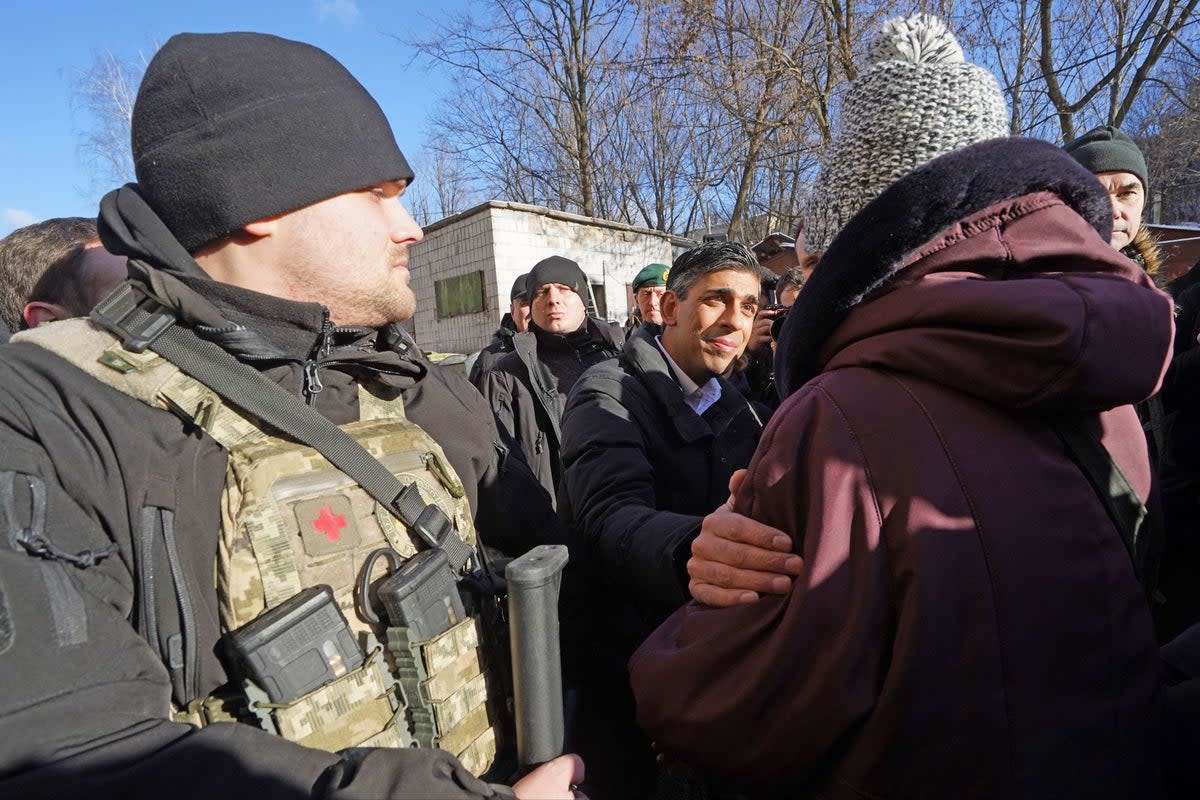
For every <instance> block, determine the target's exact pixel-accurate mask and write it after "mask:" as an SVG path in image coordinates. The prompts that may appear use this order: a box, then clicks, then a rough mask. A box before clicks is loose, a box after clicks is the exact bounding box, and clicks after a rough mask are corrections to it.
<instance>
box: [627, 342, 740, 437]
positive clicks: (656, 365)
mask: <svg viewBox="0 0 1200 800" xmlns="http://www.w3.org/2000/svg"><path fill="white" fill-rule="evenodd" d="M661 333H662V326H660V325H655V324H654V323H652V322H644V323H642V324H641V325H640V326H638V327H637V328H636V329H635V330H634V331H633V333H632V334H630V336H629V340H628V341H627V342H626V343H625V348H624V349H623V350H622V351H621V356H620V358H619V359H618V362H619V363H620V365H621V368H622V369H623V370H624V371H626V372H628V373H629V374H631V375H634V376H635V377H637V379H638V380H639V381H641V383H642V385H643V386H645V387H646V390H647V391H648V392H649V393H650V395H651V396H652V397H653V398H654V399H655V400H656V401H657V402H658V403H659V404H660V405H662V407H663V408H664V409H666V413H667V416H668V417H670V418H671V423H672V424H673V425H674V426H675V431H676V433H678V434H679V436H680V438H681V439H683V441H685V442H687V443H689V444H690V443H692V442H696V441H699V440H701V439H705V438H709V437H712V436H719V435H720V434H721V433H722V432H723V431H724V430H725V428H726V427H728V426H729V424H730V423H731V422H732V421H733V420H734V419H735V418H736V417H737V416H738V415H739V414H741V413H743V412H745V411H749V412H750V414H752V415H753V416H754V418H755V420H757V421H758V424H759V428H760V429H761V427H762V416H760V414H759V413H758V412H757V411H756V410H755V409H754V406H753V405H752V404H751V403H750V401H749V400H747V399H746V398H744V397H742V395H741V394H740V393H739V392H738V390H737V389H736V388H735V387H734V386H733V384H731V383H730V382H729V381H727V380H725V379H724V378H722V377H720V376H717V382H718V383H719V384H720V386H721V397H720V398H719V399H718V400H717V402H716V403H714V404H713V405H712V406H710V407H709V409H708V411H706V412H705V414H704V415H703V416H701V415H699V414H697V413H696V412H695V410H694V409H692V407H691V406H689V405H688V404H687V402H686V401H685V400H684V397H683V389H682V388H680V386H679V382H678V381H676V380H675V376H674V375H673V374H672V373H671V365H670V364H669V363H667V358H666V356H665V355H663V351H662V350H660V349H659V348H658V345H657V344H656V343H655V342H654V337H655V336H658V335H660V334H661Z"/></svg>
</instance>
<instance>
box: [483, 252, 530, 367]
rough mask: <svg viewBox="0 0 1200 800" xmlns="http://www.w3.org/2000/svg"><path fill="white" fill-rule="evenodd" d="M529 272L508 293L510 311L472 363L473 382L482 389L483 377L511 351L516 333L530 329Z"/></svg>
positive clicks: (516, 281)
mask: <svg viewBox="0 0 1200 800" xmlns="http://www.w3.org/2000/svg"><path fill="white" fill-rule="evenodd" d="M528 277H529V273H528V272H526V273H525V274H524V275H518V276H517V279H516V280H515V281H513V285H512V290H511V291H510V292H509V294H508V311H507V312H505V314H504V316H503V317H502V318H501V320H500V327H499V328H497V329H496V332H495V333H494V334H492V341H490V342H488V344H487V346H486V347H484V348H483V349H482V350H480V351H479V352H478V353H477V354H476V355H475V363H474V364H472V365H471V373H470V374H471V383H473V384H475V386H476V388H478V389H480V390H481V391H482V389H483V377H484V376H485V375H487V374H488V373H489V372H491V371H492V367H494V366H496V362H497V361H499V360H500V359H501V358H503V357H504V354H505V353H511V352H512V349H513V343H512V339H513V336H514V335H515V334H518V333H521V332H523V331H526V330H528V329H529V298H528V297H526V296H525V279H526V278H528Z"/></svg>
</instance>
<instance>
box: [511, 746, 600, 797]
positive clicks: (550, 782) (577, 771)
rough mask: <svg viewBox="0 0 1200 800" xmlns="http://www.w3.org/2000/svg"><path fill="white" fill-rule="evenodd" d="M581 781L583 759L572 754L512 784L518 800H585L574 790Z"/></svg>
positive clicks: (557, 759)
mask: <svg viewBox="0 0 1200 800" xmlns="http://www.w3.org/2000/svg"><path fill="white" fill-rule="evenodd" d="M582 780H583V759H582V758H580V757H579V756H577V755H574V754H572V753H568V754H567V755H565V756H559V757H558V758H556V759H554V760H553V761H547V762H546V763H545V764H542V765H541V766H539V767H537V768H535V769H534V770H533V771H532V772H530V773H529V774H528V775H526V776H525V777H524V778H521V780H519V781H517V782H516V783H514V784H513V787H512V790H513V794H515V795H516V796H517V797H518V799H519V800H587V797H585V796H584V794H583V793H582V792H580V791H578V790H576V789H574V788H572V787H573V786H574V785H575V784H577V783H580V782H581V781H582Z"/></svg>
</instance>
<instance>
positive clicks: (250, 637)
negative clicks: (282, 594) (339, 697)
mask: <svg viewBox="0 0 1200 800" xmlns="http://www.w3.org/2000/svg"><path fill="white" fill-rule="evenodd" d="M226 638H227V640H228V643H229V650H230V653H231V655H232V657H233V660H234V662H235V664H236V665H237V670H238V672H239V673H240V674H241V675H242V676H243V677H245V678H247V679H249V680H251V681H253V682H254V683H255V684H257V685H258V686H259V687H261V688H262V689H263V690H264V691H265V692H266V693H267V697H268V699H269V700H270V701H271V702H272V703H290V702H292V701H293V700H296V699H297V698H299V697H301V696H303V695H306V694H308V693H309V692H312V691H315V690H316V689H318V688H320V687H322V686H324V685H325V684H327V683H332V682H333V681H335V680H337V679H338V678H340V677H342V676H343V675H345V674H346V673H348V672H352V671H353V670H356V669H358V668H359V667H360V666H362V663H363V654H362V651H361V650H359V648H358V644H357V643H356V642H355V641H354V634H353V633H352V632H351V631H350V626H349V625H347V624H346V618H345V617H344V616H343V615H342V611H341V609H339V608H338V605H337V601H335V600H334V599H333V592H332V591H331V590H330V588H329V587H328V586H324V585H322V586H312V587H309V588H308V589H305V590H304V591H302V592H300V593H299V594H297V595H296V596H295V597H292V598H290V599H288V600H285V601H284V602H282V603H280V604H279V605H277V606H275V607H274V608H272V609H270V610H269V611H265V612H263V613H262V614H260V615H259V616H258V618H257V619H255V620H253V621H252V622H250V623H248V624H246V625H243V626H242V627H241V628H239V629H238V630H236V631H233V632H232V633H230V634H228V636H227V637H226Z"/></svg>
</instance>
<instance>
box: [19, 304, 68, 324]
mask: <svg viewBox="0 0 1200 800" xmlns="http://www.w3.org/2000/svg"><path fill="white" fill-rule="evenodd" d="M74 316H75V315H74V314H72V313H71V312H70V311H68V310H67V309H65V308H64V307H62V306H60V305H59V304H58V303H43V302H42V301H41V300H34V301H33V302H32V303H26V304H25V308H24V309H22V311H21V318H22V319H24V320H25V324H26V325H27V326H28V327H30V328H36V327H37V326H38V325H42V324H44V323H46V322H55V321H57V320H60V319H70V318H71V317H74Z"/></svg>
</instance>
